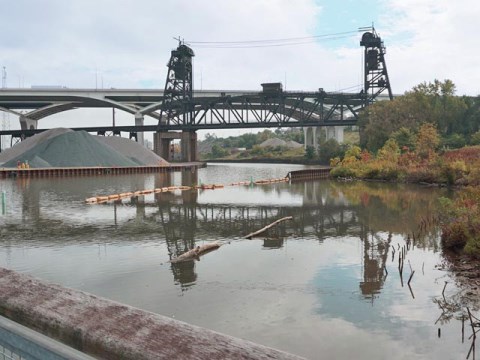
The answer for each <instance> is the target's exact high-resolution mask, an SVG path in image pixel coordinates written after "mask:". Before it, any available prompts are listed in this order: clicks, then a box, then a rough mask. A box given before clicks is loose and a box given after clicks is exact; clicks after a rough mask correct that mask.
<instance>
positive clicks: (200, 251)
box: [170, 241, 222, 263]
mask: <svg viewBox="0 0 480 360" xmlns="http://www.w3.org/2000/svg"><path fill="white" fill-rule="evenodd" d="M220 246H222V244H221V243H219V242H217V241H215V242H212V243H208V244H204V245H200V246H197V247H195V248H194V249H192V250H189V251H187V252H186V253H183V254H182V255H180V256H178V257H176V258H175V259H172V260H171V261H170V262H171V263H177V262H181V261H188V260H193V259H197V258H198V257H199V256H201V255H205V254H206V253H208V252H210V251H213V250H216V249H218V248H219V247H220Z"/></svg>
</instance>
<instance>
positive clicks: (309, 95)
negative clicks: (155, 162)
mask: <svg viewBox="0 0 480 360" xmlns="http://www.w3.org/2000/svg"><path fill="white" fill-rule="evenodd" d="M360 45H362V46H364V48H365V56H364V58H365V68H364V76H365V78H364V89H363V90H362V91H361V92H359V93H332V92H326V91H324V90H323V89H319V90H318V91H315V92H286V91H283V90H282V87H281V84H263V85H264V88H263V91H261V92H244V91H196V92H195V94H194V92H193V67H192V58H193V56H194V53H193V50H192V49H190V48H189V47H188V46H186V45H184V44H180V45H179V46H178V48H177V49H176V50H173V51H172V54H171V58H170V61H169V63H168V74H167V80H166V84H165V89H164V91H156V90H116V89H109V90H78V89H28V90H23V89H2V90H0V110H3V111H7V112H10V113H13V114H15V115H18V116H19V118H20V124H21V130H17V131H2V132H0V135H7V134H8V135H12V137H19V138H23V137H26V136H30V135H32V134H34V133H35V132H38V131H43V130H44V129H38V121H39V120H40V119H43V118H45V117H46V116H49V115H53V114H57V113H60V112H63V111H67V110H72V109H76V108H85V107H88V108H102V107H103V108H104V107H108V108H117V109H120V110H123V111H125V112H127V113H130V114H132V115H134V116H135V126H122V127H116V126H103V127H82V126H80V127H73V129H74V130H87V131H93V132H97V133H103V134H105V132H112V133H117V134H119V133H120V132H121V131H127V132H130V136H131V137H136V138H137V139H138V140H139V141H141V140H142V139H143V132H144V131H154V132H155V136H154V146H155V152H156V153H157V154H159V155H160V156H162V157H164V158H166V159H169V156H170V151H169V149H170V142H171V140H172V139H174V138H179V139H181V140H182V150H183V155H184V157H183V160H185V161H192V160H195V158H196V150H195V149H196V145H195V144H196V134H195V131H196V130H199V129H219V128H225V129H228V128H231V129H233V128H267V127H304V128H306V127H314V128H317V127H319V126H327V127H337V128H338V129H343V128H342V126H346V125H354V124H356V122H357V119H358V115H359V111H360V110H361V109H363V108H364V107H365V106H367V105H368V104H370V103H371V102H372V101H374V100H375V99H376V98H377V96H379V95H380V93H382V92H383V91H385V90H387V91H388V96H389V98H392V92H391V87H390V82H389V78H388V73H387V68H386V63H385V58H384V55H385V47H384V45H383V42H382V40H381V38H380V37H379V36H378V35H377V33H376V32H375V30H374V29H372V31H371V32H366V33H364V34H363V36H362V41H361V42H360ZM194 95H195V96H194ZM19 110H28V111H29V112H26V113H23V112H20V111H19ZM145 116H150V117H152V118H154V119H155V120H156V121H157V124H156V125H151V126H148V125H147V126H145V124H144V117H145ZM173 130H181V131H182V134H178V133H172V132H169V131H173ZM306 140H307V143H308V144H310V145H313V146H315V145H316V135H315V131H313V132H312V131H310V132H306Z"/></svg>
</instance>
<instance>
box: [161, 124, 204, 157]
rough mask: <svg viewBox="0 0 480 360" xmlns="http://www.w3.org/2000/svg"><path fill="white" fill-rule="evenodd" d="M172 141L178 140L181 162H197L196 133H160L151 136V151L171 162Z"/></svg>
mask: <svg viewBox="0 0 480 360" xmlns="http://www.w3.org/2000/svg"><path fill="white" fill-rule="evenodd" d="M173 139H179V140H180V148H181V154H182V157H181V159H182V161H185V162H191V161H197V160H198V157H197V133H196V132H195V131H182V132H174V131H161V132H157V133H155V134H154V135H153V151H154V152H155V154H157V155H158V156H161V157H162V158H164V159H165V160H167V161H172V160H173V156H172V155H173V154H172V151H171V149H170V147H171V142H172V140H173Z"/></svg>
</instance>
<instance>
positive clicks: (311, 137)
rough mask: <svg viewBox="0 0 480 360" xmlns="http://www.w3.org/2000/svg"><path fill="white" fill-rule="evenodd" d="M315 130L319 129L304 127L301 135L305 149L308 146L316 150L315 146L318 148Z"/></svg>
mask: <svg viewBox="0 0 480 360" xmlns="http://www.w3.org/2000/svg"><path fill="white" fill-rule="evenodd" d="M317 129H320V128H316V127H304V128H303V135H304V137H305V149H306V148H307V147H308V146H311V147H313V148H314V149H316V148H317V146H318V141H317Z"/></svg>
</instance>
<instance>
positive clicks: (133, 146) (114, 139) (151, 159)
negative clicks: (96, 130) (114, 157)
mask: <svg viewBox="0 0 480 360" xmlns="http://www.w3.org/2000/svg"><path fill="white" fill-rule="evenodd" d="M94 137H95V138H96V139H97V140H98V141H100V142H101V143H103V144H106V145H108V146H110V147H111V148H112V149H114V150H115V151H117V152H119V153H120V154H122V155H124V156H126V157H127V158H129V159H130V160H132V161H134V162H135V163H137V164H138V165H153V166H156V165H168V162H167V161H166V160H165V159H163V158H162V157H160V156H158V155H157V154H155V153H154V152H153V151H151V150H149V149H147V148H145V147H144V146H142V145H140V144H139V143H137V142H136V141H133V140H130V139H127V138H122V137H119V136H94Z"/></svg>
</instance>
